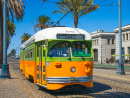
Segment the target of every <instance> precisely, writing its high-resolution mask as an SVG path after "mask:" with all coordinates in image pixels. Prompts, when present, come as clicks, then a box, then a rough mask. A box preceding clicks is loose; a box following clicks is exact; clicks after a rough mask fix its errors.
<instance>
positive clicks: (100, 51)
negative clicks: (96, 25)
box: [91, 30, 115, 63]
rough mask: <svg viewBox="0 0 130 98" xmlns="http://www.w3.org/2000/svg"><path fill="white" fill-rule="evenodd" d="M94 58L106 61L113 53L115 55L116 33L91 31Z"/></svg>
mask: <svg viewBox="0 0 130 98" xmlns="http://www.w3.org/2000/svg"><path fill="white" fill-rule="evenodd" d="M91 37H92V47H93V60H94V61H98V62H101V60H102V62H103V63H106V61H107V60H109V59H111V58H112V57H111V55H115V33H114V32H104V30H97V31H95V32H91Z"/></svg>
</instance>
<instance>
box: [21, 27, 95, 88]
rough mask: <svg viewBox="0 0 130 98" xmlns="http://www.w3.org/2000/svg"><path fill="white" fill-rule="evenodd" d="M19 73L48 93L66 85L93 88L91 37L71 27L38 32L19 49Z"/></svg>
mask: <svg viewBox="0 0 130 98" xmlns="http://www.w3.org/2000/svg"><path fill="white" fill-rule="evenodd" d="M20 70H22V72H23V74H24V75H25V77H27V78H29V79H33V80H34V84H37V85H40V86H43V87H46V88H47V89H49V90H57V89H60V88H62V87H65V86H68V85H84V86H86V87H93V51H92V41H91V36H90V34H89V33H88V32H86V31H84V30H82V29H78V28H70V27H52V28H46V29H44V30H41V31H39V32H37V33H36V34H35V35H33V36H32V37H31V38H29V39H28V40H27V41H26V42H24V43H23V44H22V45H21V46H20Z"/></svg>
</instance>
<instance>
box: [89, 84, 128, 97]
mask: <svg viewBox="0 0 130 98" xmlns="http://www.w3.org/2000/svg"><path fill="white" fill-rule="evenodd" d="M107 90H110V92H108V91H107ZM101 92H102V93H101ZM90 93H93V94H94V95H95V96H97V97H99V98H106V97H107V98H130V94H129V93H125V92H119V91H116V90H112V88H111V87H110V86H108V85H105V84H102V83H97V82H94V83H93V87H92V88H90ZM98 93H99V94H98Z"/></svg>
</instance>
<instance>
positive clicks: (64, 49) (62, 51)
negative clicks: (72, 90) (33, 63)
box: [49, 42, 70, 57]
mask: <svg viewBox="0 0 130 98" xmlns="http://www.w3.org/2000/svg"><path fill="white" fill-rule="evenodd" d="M69 55H70V49H69V42H62V43H58V44H56V45H54V46H53V47H52V48H51V49H50V51H49V57H69Z"/></svg>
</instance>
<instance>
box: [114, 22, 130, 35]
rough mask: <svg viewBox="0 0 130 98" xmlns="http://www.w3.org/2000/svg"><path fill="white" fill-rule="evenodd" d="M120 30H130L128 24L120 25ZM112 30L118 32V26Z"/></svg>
mask: <svg viewBox="0 0 130 98" xmlns="http://www.w3.org/2000/svg"><path fill="white" fill-rule="evenodd" d="M121 30H122V31H127V30H130V24H128V25H124V26H122V27H121ZM114 32H115V33H119V27H117V28H115V30H114Z"/></svg>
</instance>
